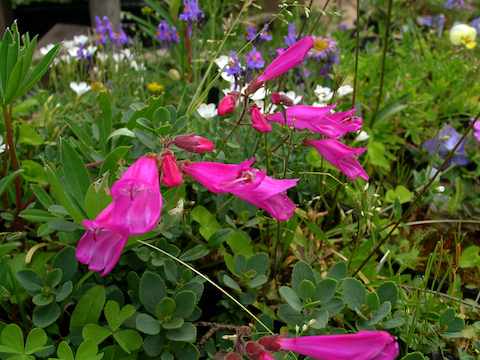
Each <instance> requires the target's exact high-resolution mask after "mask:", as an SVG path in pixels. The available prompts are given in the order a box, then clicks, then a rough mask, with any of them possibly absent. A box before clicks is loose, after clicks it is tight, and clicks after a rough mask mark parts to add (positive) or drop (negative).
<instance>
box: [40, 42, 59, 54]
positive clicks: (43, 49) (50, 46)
mask: <svg viewBox="0 0 480 360" xmlns="http://www.w3.org/2000/svg"><path fill="white" fill-rule="evenodd" d="M54 46H55V45H53V44H47V45H45V46H44V47H41V48H40V50H39V51H40V54H42V55H47V54H48V53H49V52H50V50H52V49H53V47H54Z"/></svg>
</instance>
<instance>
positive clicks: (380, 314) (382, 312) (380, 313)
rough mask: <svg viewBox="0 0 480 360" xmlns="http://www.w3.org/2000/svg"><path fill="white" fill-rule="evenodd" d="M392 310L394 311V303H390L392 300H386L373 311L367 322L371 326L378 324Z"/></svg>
mask: <svg viewBox="0 0 480 360" xmlns="http://www.w3.org/2000/svg"><path fill="white" fill-rule="evenodd" d="M391 311H392V304H390V301H386V302H384V303H382V304H381V305H380V307H379V308H378V309H377V310H375V311H374V312H373V314H372V316H371V318H370V320H368V322H367V324H368V325H370V326H372V325H376V324H378V323H379V322H380V321H382V320H383V319H385V318H386V317H387V316H388V315H390V312H391Z"/></svg>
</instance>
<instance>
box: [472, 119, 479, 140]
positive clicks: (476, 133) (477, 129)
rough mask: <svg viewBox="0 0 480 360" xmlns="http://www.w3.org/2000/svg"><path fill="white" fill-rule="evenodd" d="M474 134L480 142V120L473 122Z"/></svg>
mask: <svg viewBox="0 0 480 360" xmlns="http://www.w3.org/2000/svg"><path fill="white" fill-rule="evenodd" d="M472 121H475V119H472ZM473 136H474V137H475V140H477V141H478V142H480V120H477V121H475V123H474V124H473Z"/></svg>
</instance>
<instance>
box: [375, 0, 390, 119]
mask: <svg viewBox="0 0 480 360" xmlns="http://www.w3.org/2000/svg"><path fill="white" fill-rule="evenodd" d="M392 4H393V0H388V8H387V21H386V23H385V36H384V38H383V51H382V64H381V68H380V89H379V90H378V96H377V105H376V106H375V112H374V113H373V118H372V123H371V125H372V126H373V123H374V122H375V119H376V118H377V114H378V109H379V108H380V103H381V102H382V96H383V86H384V82H385V64H386V61H387V51H388V38H389V37H390V22H391V17H392Z"/></svg>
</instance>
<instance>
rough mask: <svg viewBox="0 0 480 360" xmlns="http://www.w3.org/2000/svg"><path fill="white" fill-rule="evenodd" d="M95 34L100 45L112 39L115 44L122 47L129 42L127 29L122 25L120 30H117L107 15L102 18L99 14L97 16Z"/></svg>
mask: <svg viewBox="0 0 480 360" xmlns="http://www.w3.org/2000/svg"><path fill="white" fill-rule="evenodd" d="M95 34H96V35H97V44H99V45H106V44H107V42H108V41H110V42H112V44H114V45H115V46H118V47H120V46H123V45H126V44H127V43H128V36H127V34H126V33H125V31H123V29H122V28H121V27H120V29H119V31H118V32H115V31H114V30H113V27H112V23H111V22H110V20H109V19H108V17H106V16H104V17H103V18H102V19H100V18H99V17H98V16H96V17H95Z"/></svg>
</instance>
